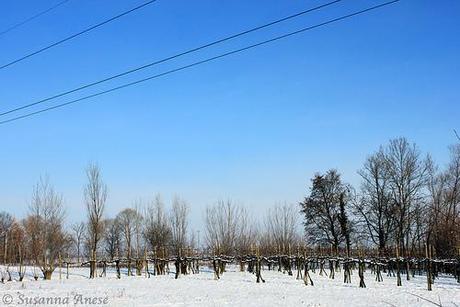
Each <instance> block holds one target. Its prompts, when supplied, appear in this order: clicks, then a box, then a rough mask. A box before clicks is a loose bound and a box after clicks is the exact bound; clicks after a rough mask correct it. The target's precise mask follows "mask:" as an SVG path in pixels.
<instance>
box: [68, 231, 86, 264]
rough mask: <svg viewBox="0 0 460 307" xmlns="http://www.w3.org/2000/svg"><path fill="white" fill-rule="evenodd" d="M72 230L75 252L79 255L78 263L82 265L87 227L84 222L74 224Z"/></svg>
mask: <svg viewBox="0 0 460 307" xmlns="http://www.w3.org/2000/svg"><path fill="white" fill-rule="evenodd" d="M71 230H72V241H73V243H74V245H75V251H76V253H77V262H78V263H80V259H81V258H80V257H81V248H82V243H83V239H84V235H85V232H86V225H85V223H83V222H80V223H74V224H72V226H71Z"/></svg>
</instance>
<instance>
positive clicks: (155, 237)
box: [144, 195, 172, 251]
mask: <svg viewBox="0 0 460 307" xmlns="http://www.w3.org/2000/svg"><path fill="white" fill-rule="evenodd" d="M171 236H172V233H171V226H170V224H169V219H168V216H167V215H166V211H165V208H164V204H163V202H162V201H161V197H160V195H156V196H155V200H154V201H153V202H152V203H151V204H150V205H149V206H148V207H147V210H146V212H145V228H144V238H145V240H146V242H147V243H148V245H149V247H150V249H151V250H152V251H160V249H161V248H164V247H166V246H167V245H168V244H169V243H170V242H171Z"/></svg>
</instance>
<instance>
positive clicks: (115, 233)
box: [104, 219, 122, 260]
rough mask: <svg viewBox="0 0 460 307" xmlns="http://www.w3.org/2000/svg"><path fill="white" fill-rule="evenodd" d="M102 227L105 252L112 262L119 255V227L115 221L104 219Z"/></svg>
mask: <svg viewBox="0 0 460 307" xmlns="http://www.w3.org/2000/svg"><path fill="white" fill-rule="evenodd" d="M104 225H105V232H104V246H105V252H106V254H107V255H108V256H109V258H110V260H113V259H115V257H118V256H120V255H121V248H122V246H121V227H120V225H119V223H118V221H117V220H116V219H106V220H105V221H104Z"/></svg>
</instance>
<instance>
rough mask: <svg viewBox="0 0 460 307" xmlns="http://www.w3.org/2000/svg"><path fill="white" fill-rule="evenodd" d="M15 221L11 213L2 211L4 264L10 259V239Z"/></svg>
mask: <svg viewBox="0 0 460 307" xmlns="http://www.w3.org/2000/svg"><path fill="white" fill-rule="evenodd" d="M13 222H14V218H13V216H12V215H11V214H9V213H7V212H4V211H2V212H0V237H1V238H3V244H2V246H1V251H2V252H1V255H2V257H3V264H6V263H7V259H8V239H9V232H10V230H11V226H12V225H13Z"/></svg>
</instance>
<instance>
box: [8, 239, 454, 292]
mask: <svg viewBox="0 0 460 307" xmlns="http://www.w3.org/2000/svg"><path fill="white" fill-rule="evenodd" d="M279 250H281V249H279ZM394 250H395V254H394V256H393V257H380V256H377V253H373V252H372V251H370V250H354V251H353V252H351V251H344V252H343V253H339V251H335V253H334V252H333V250H332V248H322V247H320V246H319V247H317V248H316V249H310V248H306V247H300V246H297V249H295V251H294V252H291V247H290V246H289V247H288V248H287V251H288V252H287V253H286V254H282V253H276V254H274V255H261V254H260V250H259V248H258V247H255V248H254V247H253V248H251V253H250V254H248V255H239V256H227V255H222V254H220V253H219V250H218V249H216V250H214V251H212V253H210V254H211V255H205V254H204V253H201V254H200V253H198V252H197V251H194V250H191V249H184V250H179V253H178V255H174V256H172V255H169V254H168V249H167V248H162V249H159V250H156V249H155V250H154V251H153V252H150V253H149V252H147V251H145V252H144V254H143V256H142V257H138V258H120V257H117V258H114V259H110V260H107V259H100V260H96V257H95V255H92V257H91V259H90V260H88V261H83V262H80V263H77V262H72V261H69V260H63V259H62V257H61V256H59V258H58V263H57V265H56V267H57V268H58V271H59V279H62V278H63V275H65V278H67V279H68V278H69V275H70V274H69V271H70V269H71V268H76V267H88V268H89V278H95V277H105V276H106V275H107V268H108V267H111V268H114V269H115V272H116V277H117V278H119V279H121V278H122V273H121V272H122V269H126V271H127V274H126V275H127V276H132V275H136V276H142V275H144V276H145V277H146V278H150V277H151V276H156V275H168V274H170V273H172V274H174V278H175V279H177V278H179V277H180V275H189V274H199V273H200V265H206V266H208V267H209V268H210V269H212V271H213V274H214V279H216V280H218V279H220V278H221V277H222V275H223V274H224V273H225V271H226V268H227V265H229V264H234V265H236V266H237V267H238V268H239V270H240V271H241V272H244V271H247V272H249V273H252V274H254V276H255V281H256V282H257V283H260V282H262V283H264V282H265V280H264V279H263V277H262V273H263V270H265V269H266V270H276V271H278V272H281V273H283V274H288V275H289V276H294V272H296V273H295V275H296V279H297V280H302V281H303V283H304V284H305V285H306V286H309V285H310V286H313V285H314V280H313V279H312V275H311V274H310V273H316V272H318V275H320V276H327V277H329V278H331V279H334V278H336V277H338V276H339V274H340V273H341V272H342V275H343V282H344V283H352V276H353V275H354V272H355V271H357V276H358V282H359V287H360V288H365V287H366V283H365V278H364V272H365V271H366V270H370V271H371V274H372V275H374V276H375V280H376V281H377V282H382V281H383V279H384V277H383V276H384V274H386V275H387V276H392V277H396V285H397V286H402V285H403V282H402V279H403V275H405V277H406V280H407V281H409V280H410V279H411V277H412V278H413V277H415V276H416V275H418V276H426V281H427V290H428V291H431V290H432V285H433V284H434V282H435V280H436V279H437V278H438V277H439V276H440V275H441V274H442V275H443V276H450V277H452V278H455V279H456V281H457V283H459V284H460V250H459V255H458V257H457V258H454V259H438V258H436V257H434V256H435V251H434V249H433V247H432V246H425V250H424V256H423V257H421V256H418V257H417V256H413V257H401V256H400V255H399V248H395V249H394ZM4 267H5V269H4V272H2V274H1V280H0V281H1V282H2V283H5V282H8V281H12V280H13V277H12V274H11V273H12V269H13V268H15V269H16V270H17V273H18V280H19V281H23V279H24V276H25V271H26V267H27V266H26V265H25V264H24V263H23V261H22V260H20V262H19V263H17V264H5V265H4ZM32 267H33V276H34V279H35V280H38V279H39V275H38V270H37V268H36V266H34V265H33V264H32ZM171 267H174V268H175V269H174V271H172V270H171ZM63 270H65V271H64V272H63ZM134 272H135V273H134ZM42 273H43V278H44V279H50V278H51V277H50V276H47V275H46V274H50V273H49V272H47V271H44V272H42ZM51 273H52V272H51Z"/></svg>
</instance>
